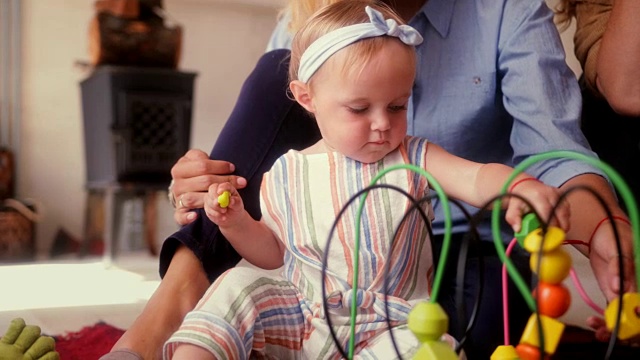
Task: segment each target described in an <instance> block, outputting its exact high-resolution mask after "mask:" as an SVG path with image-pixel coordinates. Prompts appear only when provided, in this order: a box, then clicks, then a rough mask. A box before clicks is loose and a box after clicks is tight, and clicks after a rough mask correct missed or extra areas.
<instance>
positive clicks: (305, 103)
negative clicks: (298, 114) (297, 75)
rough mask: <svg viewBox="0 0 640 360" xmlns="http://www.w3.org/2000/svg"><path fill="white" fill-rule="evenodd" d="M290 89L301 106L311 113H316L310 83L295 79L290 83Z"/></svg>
mask: <svg viewBox="0 0 640 360" xmlns="http://www.w3.org/2000/svg"><path fill="white" fill-rule="evenodd" d="M289 89H290V90H291V93H292V94H293V97H294V98H295V99H296V101H297V102H298V104H300V106H302V107H303V108H305V110H307V111H308V112H310V113H315V108H314V107H313V101H312V97H311V93H310V91H309V85H307V84H305V83H303V82H302V81H300V80H293V81H292V82H291V83H290V84H289Z"/></svg>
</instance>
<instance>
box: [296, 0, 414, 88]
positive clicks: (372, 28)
mask: <svg viewBox="0 0 640 360" xmlns="http://www.w3.org/2000/svg"><path fill="white" fill-rule="evenodd" d="M365 11H366V12H367V15H369V22H366V23H361V24H354V25H349V26H345V27H343V28H339V29H336V30H333V31H330V32H328V33H326V34H324V35H322V36H321V37H319V38H318V39H316V41H314V42H313V43H311V45H309V47H308V48H307V49H306V50H305V52H304V53H303V54H302V57H301V58H300V67H299V68H298V80H300V81H302V82H303V83H307V82H308V81H309V79H310V78H311V76H312V75H313V74H314V73H315V72H316V71H318V69H319V68H320V66H322V64H324V62H325V61H327V59H329V57H331V55H333V54H335V53H336V52H337V51H338V50H340V49H342V48H344V47H346V46H348V45H351V44H353V43H355V42H356V41H359V40H362V39H366V38H371V37H376V36H385V35H386V36H393V37H396V38H398V39H400V41H402V42H403V43H405V44H407V45H411V46H415V45H419V44H421V43H422V36H421V35H420V33H419V32H418V31H417V30H416V29H414V28H413V27H411V26H409V25H398V23H397V22H396V21H395V20H393V19H387V20H385V19H384V16H382V13H380V12H379V11H378V10H375V9H373V8H372V7H370V6H367V7H365Z"/></svg>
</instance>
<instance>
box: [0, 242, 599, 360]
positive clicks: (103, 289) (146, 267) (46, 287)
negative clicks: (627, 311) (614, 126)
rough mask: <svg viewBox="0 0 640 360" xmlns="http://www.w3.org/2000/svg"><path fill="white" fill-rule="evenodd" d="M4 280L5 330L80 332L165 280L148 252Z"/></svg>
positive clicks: (1, 275) (21, 271)
mask: <svg viewBox="0 0 640 360" xmlns="http://www.w3.org/2000/svg"><path fill="white" fill-rule="evenodd" d="M571 251H573V250H571ZM574 259H576V261H574V267H575V269H576V271H577V272H578V273H579V274H580V275H579V276H580V278H581V280H582V282H583V286H584V287H585V290H586V292H587V293H588V294H590V296H592V297H593V298H594V299H593V300H594V301H595V302H596V303H598V304H599V305H600V306H604V299H603V298H602V296H601V295H600V291H599V290H598V288H597V284H595V282H593V281H589V276H588V275H586V274H588V273H589V272H590V269H589V264H588V262H587V261H585V260H584V258H583V257H582V256H581V255H579V254H577V253H575V256H574ZM0 279H2V287H0V289H2V290H0V294H1V295H0V333H3V332H4V330H5V329H6V327H7V326H8V324H9V322H10V321H11V320H12V319H13V318H16V317H22V318H24V319H25V321H26V322H27V323H28V324H33V325H38V326H40V327H41V329H42V331H43V333H45V334H49V335H62V334H65V333H66V332H72V331H78V330H80V329H82V328H83V327H85V326H89V325H93V324H95V323H96V322H99V321H104V322H107V323H108V324H110V325H113V326H116V327H119V328H121V329H126V328H128V327H129V326H130V325H131V323H132V322H133V321H134V319H135V318H136V316H137V315H138V314H139V313H140V312H141V311H142V309H143V307H144V305H145V303H146V301H147V299H148V298H149V297H150V296H151V294H153V292H154V291H155V289H156V288H157V286H158V284H159V282H160V279H159V276H158V260H157V258H155V257H153V256H151V255H149V254H148V253H147V252H140V253H135V252H134V253H124V254H123V255H121V256H119V257H118V258H116V259H115V260H113V261H112V262H111V263H109V262H105V261H103V259H102V258H89V259H82V260H78V259H67V260H56V261H52V262H47V263H40V264H37V265H35V264H32V265H3V266H0ZM567 286H568V287H569V288H570V290H571V292H572V296H573V299H572V306H571V310H570V311H569V312H568V313H567V314H566V315H565V316H564V317H563V318H562V321H563V322H565V323H567V324H573V325H577V326H580V327H584V319H586V317H587V316H589V315H593V314H595V312H594V311H593V310H591V309H590V308H589V307H588V306H587V305H586V304H585V303H584V302H583V301H582V300H581V299H580V298H579V295H578V294H577V292H576V290H575V286H574V285H573V284H572V283H571V282H570V281H568V282H567ZM583 337H584V336H583ZM581 348H582V349H584V347H583V346H582V347H581Z"/></svg>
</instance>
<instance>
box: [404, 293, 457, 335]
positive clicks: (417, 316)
mask: <svg viewBox="0 0 640 360" xmlns="http://www.w3.org/2000/svg"><path fill="white" fill-rule="evenodd" d="M407 325H408V326H409V330H411V332H413V334H414V335H415V336H416V337H417V338H418V340H420V342H422V343H425V342H427V341H435V340H439V339H440V337H442V335H444V334H445V333H446V332H447V330H448V328H449V317H448V316H447V314H446V313H445V312H444V310H442V307H440V305H439V304H438V303H430V302H421V303H418V304H416V305H415V306H414V307H413V309H411V312H410V313H409V318H408V319H407Z"/></svg>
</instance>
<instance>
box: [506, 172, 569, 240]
mask: <svg viewBox="0 0 640 360" xmlns="http://www.w3.org/2000/svg"><path fill="white" fill-rule="evenodd" d="M511 193H513V194H517V195H520V196H522V197H523V198H525V199H527V201H529V202H530V203H531V205H532V206H533V207H534V209H530V208H529V205H528V204H527V203H526V202H524V201H522V200H521V199H520V198H519V197H515V196H513V197H510V198H509V204H508V206H507V213H506V215H505V219H506V220H507V222H508V223H509V225H511V227H512V228H513V231H514V232H518V231H520V228H521V227H522V217H523V216H524V215H525V214H527V213H529V212H531V211H532V210H535V211H536V212H537V213H538V215H539V216H540V218H541V220H543V221H547V219H549V215H550V214H551V211H552V210H553V208H554V206H555V205H556V204H557V203H558V199H560V194H561V193H560V190H559V189H557V188H554V187H551V186H548V185H545V184H544V183H542V182H540V181H538V180H533V179H532V181H522V182H520V183H518V184H517V186H514V187H512V189H511ZM570 215H571V211H570V207H569V203H568V202H567V201H566V200H563V201H562V202H561V203H560V205H559V206H558V207H557V208H556V209H555V211H554V213H553V218H552V219H551V222H550V224H549V225H553V226H557V227H559V228H561V229H562V230H564V231H565V232H567V231H569V226H570V225H569V223H570V222H569V217H570Z"/></svg>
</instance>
